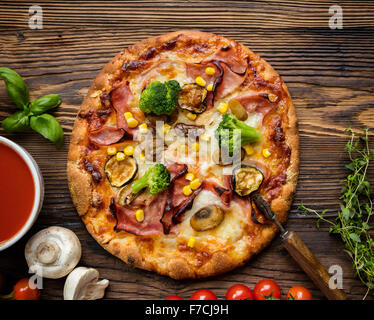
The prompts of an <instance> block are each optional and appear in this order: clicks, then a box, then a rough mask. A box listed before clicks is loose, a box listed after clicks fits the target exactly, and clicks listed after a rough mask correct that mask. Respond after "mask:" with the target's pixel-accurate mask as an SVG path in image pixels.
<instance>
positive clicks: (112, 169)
mask: <svg viewBox="0 0 374 320" xmlns="http://www.w3.org/2000/svg"><path fill="white" fill-rule="evenodd" d="M104 171H105V174H106V176H107V178H108V180H109V183H110V185H111V186H112V187H116V188H120V187H123V186H124V185H125V184H127V183H129V182H130V181H131V180H132V179H134V177H135V176H136V173H137V172H138V164H137V163H136V160H135V159H134V158H133V157H126V158H125V159H124V160H122V161H118V160H117V159H116V156H115V155H114V156H112V157H111V158H110V159H109V160H108V161H107V162H106V163H105V168H104Z"/></svg>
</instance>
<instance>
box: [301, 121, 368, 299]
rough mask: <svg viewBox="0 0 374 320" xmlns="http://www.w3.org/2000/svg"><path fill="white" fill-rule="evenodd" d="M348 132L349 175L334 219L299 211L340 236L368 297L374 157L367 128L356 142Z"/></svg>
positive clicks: (353, 134) (312, 211)
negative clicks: (370, 170) (369, 172)
mask: <svg viewBox="0 0 374 320" xmlns="http://www.w3.org/2000/svg"><path fill="white" fill-rule="evenodd" d="M347 133H348V134H350V135H351V138H350V140H349V141H348V142H347V145H346V150H347V152H348V155H349V159H350V163H349V164H348V165H346V167H347V168H348V169H349V170H350V174H349V175H348V176H347V178H346V179H344V180H343V183H344V187H343V188H342V191H341V197H340V199H341V200H342V203H341V204H340V210H339V212H338V216H337V218H336V220H335V221H331V220H328V219H327V218H326V217H324V214H325V213H326V212H327V210H324V211H323V212H322V213H318V212H317V211H315V210H312V209H309V208H306V207H305V206H304V205H300V206H299V209H300V210H302V211H304V212H309V213H314V214H316V215H317V216H318V218H319V219H318V222H317V226H318V227H319V223H320V222H321V221H324V222H327V223H329V224H330V225H331V226H330V230H329V231H330V233H332V234H337V235H339V236H340V238H341V239H342V241H343V242H344V245H345V249H346V250H345V251H346V252H347V253H348V255H349V256H350V257H351V259H352V261H353V269H354V272H355V275H356V276H357V277H358V278H359V279H360V280H361V282H362V283H363V284H365V286H366V287H367V288H368V291H367V293H366V295H367V294H368V293H369V292H370V290H372V289H374V253H373V250H374V240H373V237H372V235H371V234H370V230H372V229H373V225H370V223H372V221H371V218H372V217H373V215H374V212H373V200H372V188H371V186H370V183H369V181H367V176H366V174H367V170H368V167H369V163H370V160H372V159H373V158H374V150H373V149H370V147H369V130H368V129H365V130H364V135H363V136H360V137H359V138H358V139H357V138H355V133H354V132H353V131H352V129H351V128H348V129H347ZM360 142H361V143H362V146H360ZM366 295H365V297H366Z"/></svg>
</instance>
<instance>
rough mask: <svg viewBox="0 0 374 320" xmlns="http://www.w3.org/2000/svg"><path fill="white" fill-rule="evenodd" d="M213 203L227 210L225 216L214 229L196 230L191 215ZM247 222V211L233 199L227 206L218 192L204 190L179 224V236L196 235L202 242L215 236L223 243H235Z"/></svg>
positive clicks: (241, 234)
mask: <svg viewBox="0 0 374 320" xmlns="http://www.w3.org/2000/svg"><path fill="white" fill-rule="evenodd" d="M211 205H214V206H218V207H221V208H222V209H223V210H224V211H225V218H224V219H223V221H222V222H221V224H220V225H219V226H218V227H216V228H215V229H213V230H208V231H203V232H196V231H195V230H194V229H193V228H192V227H191V225H190V219H191V217H192V216H193V215H194V214H195V213H196V212H198V211H199V210H200V209H202V208H204V207H206V206H211ZM245 224H246V219H245V213H244V212H243V211H242V208H241V207H240V206H239V205H238V204H236V203H235V202H233V201H232V202H231V204H230V207H228V208H227V207H225V206H224V205H223V204H222V201H221V198H219V197H218V196H217V195H216V194H214V193H213V192H210V191H206V190H203V191H201V192H200V193H199V194H198V196H197V197H196V198H195V201H194V203H193V206H192V208H191V210H189V211H187V212H186V213H185V215H184V219H183V222H182V223H181V224H180V225H179V226H178V227H179V231H180V233H179V237H183V238H184V237H186V238H189V237H192V236H194V237H195V238H196V239H197V240H198V241H200V242H201V241H203V242H204V241H209V240H211V238H212V237H214V238H215V239H216V240H218V241H219V242H221V243H222V244H227V243H233V242H235V241H237V240H238V239H240V238H241V237H242V236H243V226H244V225H245Z"/></svg>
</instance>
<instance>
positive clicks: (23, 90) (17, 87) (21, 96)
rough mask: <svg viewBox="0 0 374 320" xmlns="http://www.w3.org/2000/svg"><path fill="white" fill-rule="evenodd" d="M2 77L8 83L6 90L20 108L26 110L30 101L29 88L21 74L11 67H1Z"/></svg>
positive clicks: (0, 75)
mask: <svg viewBox="0 0 374 320" xmlns="http://www.w3.org/2000/svg"><path fill="white" fill-rule="evenodd" d="M0 78H2V79H3V80H4V82H5V85H6V92H7V94H8V96H9V98H11V99H12V100H13V102H14V103H15V104H16V106H17V107H18V108H20V109H23V110H25V109H26V108H27V105H28V103H29V100H30V98H29V88H28V87H27V85H26V83H25V82H24V81H23V79H22V78H21V76H20V75H19V74H18V73H17V72H15V71H13V70H12V69H9V68H4V67H0Z"/></svg>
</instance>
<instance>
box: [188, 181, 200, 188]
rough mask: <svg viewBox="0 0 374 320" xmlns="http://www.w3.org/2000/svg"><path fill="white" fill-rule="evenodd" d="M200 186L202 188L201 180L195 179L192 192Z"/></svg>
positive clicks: (191, 184) (191, 185) (191, 183)
mask: <svg viewBox="0 0 374 320" xmlns="http://www.w3.org/2000/svg"><path fill="white" fill-rule="evenodd" d="M200 186H201V181H200V180H199V179H195V180H192V181H191V182H190V187H191V189H192V190H196V189H199V188H200Z"/></svg>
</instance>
